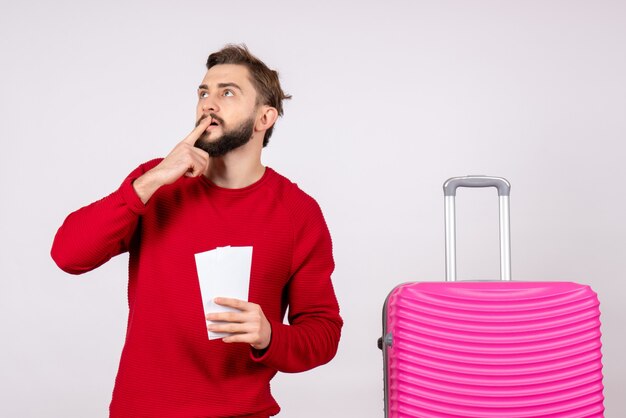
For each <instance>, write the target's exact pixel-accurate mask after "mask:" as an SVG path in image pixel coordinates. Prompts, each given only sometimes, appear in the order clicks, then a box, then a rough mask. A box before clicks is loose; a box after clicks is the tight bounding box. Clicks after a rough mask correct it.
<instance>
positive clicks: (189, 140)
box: [133, 118, 211, 204]
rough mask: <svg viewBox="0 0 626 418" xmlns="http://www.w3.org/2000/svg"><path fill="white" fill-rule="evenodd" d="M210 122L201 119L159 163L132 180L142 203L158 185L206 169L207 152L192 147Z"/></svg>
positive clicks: (207, 164) (196, 174) (193, 175)
mask: <svg viewBox="0 0 626 418" xmlns="http://www.w3.org/2000/svg"><path fill="white" fill-rule="evenodd" d="M210 123H211V118H205V119H203V120H202V121H201V122H200V123H199V124H198V126H196V127H195V129H194V130H193V131H191V133H190V134H189V135H187V137H185V139H183V140H182V141H181V142H180V143H179V144H178V145H176V146H175V147H174V149H173V150H172V151H171V152H170V153H169V154H168V155H167V157H165V158H164V159H163V161H161V162H160V163H159V165H157V166H156V167H154V168H153V169H151V170H149V171H147V172H146V173H144V174H143V175H142V176H141V177H139V178H137V179H136V180H135V181H134V182H133V187H134V189H135V192H136V193H137V196H139V198H140V199H141V201H142V202H143V203H144V204H145V203H146V202H147V201H148V200H149V199H150V197H152V195H153V194H154V192H156V191H157V190H158V189H159V187H161V186H164V185H166V184H172V183H174V182H175V181H176V180H178V179H179V178H181V177H182V176H188V177H197V176H199V175H202V174H203V173H204V172H205V171H206V170H207V169H208V167H209V154H207V152H206V151H204V150H201V149H200V148H196V147H194V144H195V143H196V140H197V139H198V138H200V136H201V135H202V133H203V132H204V131H205V130H206V128H207V127H208V126H209V125H210Z"/></svg>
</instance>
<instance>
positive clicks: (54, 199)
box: [0, 0, 626, 418]
mask: <svg viewBox="0 0 626 418" xmlns="http://www.w3.org/2000/svg"><path fill="white" fill-rule="evenodd" d="M228 42H235V43H240V42H245V43H246V44H247V45H248V46H249V47H250V49H251V50H252V52H253V53H255V54H257V55H258V56H259V57H260V58H261V59H263V60H264V61H265V62H266V63H268V64H269V65H270V67H272V68H276V69H278V70H279V72H280V74H281V77H282V82H283V86H284V88H285V90H286V91H287V92H289V93H291V94H292V95H293V100H291V101H290V102H287V103H286V105H285V116H284V118H283V119H282V120H279V122H278V125H277V127H276V130H275V133H274V137H273V138H272V141H271V143H270V146H269V147H268V148H267V150H266V151H265V153H264V162H265V163H266V164H267V165H270V166H272V167H273V168H275V169H276V170H277V171H279V172H280V173H282V174H284V175H286V176H287V177H289V178H291V179H292V180H293V181H295V182H297V183H298V184H299V185H300V186H301V187H302V188H303V189H304V190H305V191H307V192H308V193H310V194H311V195H313V196H314V197H315V198H316V199H317V200H318V202H319V203H320V205H321V206H322V208H323V210H324V213H325V216H326V219H327V222H328V224H329V227H330V229H331V233H332V236H333V240H334V251H335V258H336V263H337V269H336V272H335V274H334V277H333V279H334V283H335V287H336V291H337V294H338V297H339V300H340V304H341V308H342V314H343V317H344V320H345V328H344V332H343V337H342V341H341V344H340V350H339V353H338V355H337V357H336V358H335V359H334V360H333V361H332V363H330V364H329V365H326V366H324V367H321V368H318V369H315V370H313V371H310V372H307V373H302V374H298V375H279V376H278V377H277V378H276V379H275V380H274V381H273V385H272V386H273V393H274V395H275V396H276V398H277V399H278V401H279V403H280V404H281V406H282V408H283V412H282V413H281V414H280V416H284V417H299V418H308V417H310V418H319V417H359V418H369V417H372V418H374V417H381V416H382V415H383V412H382V409H383V401H382V396H383V377H382V357H381V354H380V352H379V350H378V348H377V347H376V339H377V338H378V337H379V335H380V333H381V308H382V306H383V302H384V299H385V297H386V295H387V293H388V292H389V291H390V290H391V289H392V288H393V287H394V286H395V285H396V284H398V283H401V282H405V281H412V280H441V279H443V276H444V244H443V239H444V233H443V196H442V189H441V185H442V183H443V181H444V180H445V179H446V178H448V177H451V176H456V175H465V174H489V175H499V176H504V177H506V178H508V179H509V180H510V181H511V183H512V185H513V187H512V195H511V204H512V213H511V216H512V242H513V257H512V259H513V277H514V279H518V280H568V281H569V280H573V281H579V282H582V283H587V284H590V285H591V286H592V287H593V288H594V289H595V290H596V292H598V294H599V297H600V300H601V303H602V306H601V309H602V312H603V317H602V320H603V343H604V348H603V352H604V373H605V380H604V383H605V386H606V389H605V396H606V408H607V414H606V416H607V417H618V416H626V403H625V402H626V401H625V398H624V396H623V393H624V392H623V391H624V387H625V386H626V378H625V373H626V369H625V368H626V366H625V363H626V362H624V353H625V352H626V335H625V332H624V324H625V323H626V307H625V306H626V302H625V299H626V296H625V291H626V284H625V283H626V279H625V277H624V269H625V260H626V244H625V243H624V236H625V235H626V223H625V222H624V211H625V209H626V208H625V203H626V197H625V194H624V188H623V184H624V181H625V180H626V169H625V168H624V159H625V155H626V153H625V150H624V145H623V142H624V140H625V139H626V138H625V134H626V117H625V116H626V81H625V74H626V46H625V45H626V3H625V2H624V1H609V0H596V1H566V0H561V1H550V0H542V1H535V0H531V1H495V0H494V1H486V0H479V1H398V0H392V1H389V0H387V1H384V2H383V1H377V2H372V1H356V0H352V1H341V0H335V1H320V0H317V1H310V2H297V1H286V0H285V1H271V0H268V1H264V2H259V1H249V2H244V1H221V2H216V1H182V0H181V1H177V2H172V1H142V2H139V1H138V2H131V1H124V2H122V1H118V2H115V1H99V2H87V1H78V0H74V1H67V0H59V1H50V2H44V1H21V2H9V1H7V0H2V6H1V9H0V63H1V65H0V74H1V75H0V88H1V90H0V100H1V102H0V118H1V119H0V121H1V122H0V138H1V141H2V143H1V144H2V148H1V149H0V170H1V171H0V182H1V183H0V185H1V187H0V191H1V196H2V197H1V200H0V240H1V241H0V245H1V247H0V352H1V355H0V379H1V381H0V416H2V417H42V416H46V417H63V418H73V417H76V418H84V417H96V418H97V417H105V416H107V413H108V403H109V401H110V396H111V390H112V388H113V382H114V377H115V374H116V371H117V363H118V360H119V354H120V352H121V348H122V344H123V341H124V333H125V326H126V314H127V302H126V282H127V255H121V256H119V257H117V258H115V259H113V260H111V261H110V262H109V263H108V264H106V265H104V266H102V267H101V268H99V269H97V270H96V271H93V272H91V273H88V274H86V275H83V276H80V277H73V276H69V275H67V274H65V273H63V272H62V271H60V270H59V269H58V268H57V267H56V266H55V265H54V263H53V261H52V260H51V258H50V256H49V251H50V246H51V243H52V239H53V237H54V234H55V232H56V229H57V228H58V227H59V226H60V224H61V222H62V221H63V219H64V218H65V216H66V215H67V214H68V213H69V212H71V211H73V210H75V209H77V208H79V207H80V206H83V205H85V204H87V203H90V202H91V201H94V200H96V199H98V198H100V197H102V196H104V195H106V194H108V193H110V192H111V191H113V190H115V189H116V188H117V187H118V185H119V184H120V182H121V181H122V180H123V178H124V177H125V176H126V175H127V174H128V173H129V172H130V171H131V170H132V169H133V168H134V167H136V166H137V165H138V164H139V163H141V162H144V161H146V160H149V159H151V158H153V157H157V156H164V155H165V154H167V152H168V151H169V150H170V149H171V148H172V147H173V146H174V145H175V144H176V143H177V142H178V141H180V140H181V139H182V138H183V137H184V136H185V135H186V134H187V133H188V132H189V131H190V130H191V128H192V126H193V123H194V109H195V101H196V99H195V90H196V87H197V85H198V84H199V82H200V81H201V79H202V77H203V75H204V72H205V67H204V63H205V61H206V58H207V56H208V54H209V53H210V52H213V51H215V50H218V49H219V48H221V47H222V46H223V45H224V44H226V43H228ZM495 196H496V195H495V192H494V191H493V190H479V191H468V190H461V191H460V192H459V195H458V199H457V206H458V211H459V216H458V222H459V224H460V225H459V231H458V240H459V249H458V251H459V259H458V264H459V275H460V277H461V278H465V279H471V278H495V277H497V274H498V262H497V256H498V242H497V198H496V197H495Z"/></svg>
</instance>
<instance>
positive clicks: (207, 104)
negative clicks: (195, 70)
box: [195, 64, 257, 157]
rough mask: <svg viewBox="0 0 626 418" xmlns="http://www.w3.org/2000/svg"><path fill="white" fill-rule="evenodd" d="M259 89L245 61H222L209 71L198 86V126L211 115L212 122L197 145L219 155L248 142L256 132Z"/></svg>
mask: <svg viewBox="0 0 626 418" xmlns="http://www.w3.org/2000/svg"><path fill="white" fill-rule="evenodd" d="M256 111H257V106H256V90H255V89H254V86H253V85H252V82H251V81H250V79H249V75H248V69H247V68H246V67H244V66H242V65H235V64H221V65H216V66H214V67H212V68H211V69H210V70H208V71H207V73H206V75H205V76H204V79H203V80H202V84H201V85H200V87H198V106H197V108H196V126H198V124H199V123H200V122H201V121H202V120H204V119H206V118H211V125H209V127H208V128H207V129H206V131H205V132H204V133H203V134H202V135H201V136H200V138H198V140H197V141H196V143H195V146H196V147H198V148H200V149H203V150H205V151H206V152H207V153H208V154H209V155H210V156H212V157H219V156H222V155H225V154H226V153H228V152H230V151H232V150H233V149H235V148H238V147H240V146H242V145H245V144H246V143H247V142H248V141H250V139H251V138H252V135H253V133H254V125H255V122H256V117H257V112H256Z"/></svg>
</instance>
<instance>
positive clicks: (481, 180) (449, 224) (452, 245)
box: [443, 176, 511, 282]
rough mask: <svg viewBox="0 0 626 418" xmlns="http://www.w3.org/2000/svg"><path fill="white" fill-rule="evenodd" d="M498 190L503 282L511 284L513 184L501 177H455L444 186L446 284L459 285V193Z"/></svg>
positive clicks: (501, 278)
mask: <svg viewBox="0 0 626 418" xmlns="http://www.w3.org/2000/svg"><path fill="white" fill-rule="evenodd" d="M459 187H495V188H496V189H498V197H499V202H500V280H507V281H508V280H511V222H510V209H509V195H510V191H511V184H510V183H509V182H508V181H507V180H506V179H504V178H502V177H488V176H465V177H453V178H451V179H448V180H447V181H446V182H445V183H444V184H443V191H444V199H445V222H446V281H447V282H453V281H456V208H455V197H456V189H457V188H459Z"/></svg>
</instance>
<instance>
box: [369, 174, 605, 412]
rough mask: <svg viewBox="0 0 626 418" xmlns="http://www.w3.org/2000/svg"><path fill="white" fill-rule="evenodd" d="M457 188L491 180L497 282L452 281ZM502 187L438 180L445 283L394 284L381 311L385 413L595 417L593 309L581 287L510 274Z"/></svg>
mask: <svg viewBox="0 0 626 418" xmlns="http://www.w3.org/2000/svg"><path fill="white" fill-rule="evenodd" d="M458 187H496V188H497V189H498V195H499V199H500V255H501V268H500V274H501V279H502V281H486V282H476V281H473V282H469V281H463V282H456V281H455V280H456V261H455V258H456V257H455V251H456V250H455V208H454V199H455V196H456V189H457V188H458ZM509 191H510V184H509V183H508V182H507V181H506V180H505V179H502V178H498V177H485V176H468V177H457V178H452V179H449V180H448V181H447V182H446V183H445V184H444V192H445V203H446V205H445V207H446V282H443V283H441V282H422V283H406V284H402V285H399V286H397V287H395V288H394V289H393V290H392V291H391V293H390V294H389V296H388V297H387V300H386V301H385V307H384V309H383V337H382V338H381V339H380V340H379V347H381V348H382V350H383V357H384V374H385V417H390V418H400V417H402V418H405V417H420V418H430V417H433V418H434V417H438V418H439V417H441V418H444V417H445V418H452V417H454V418H469V417H476V418H491V417H502V418H515V417H519V418H521V417H603V416H604V413H603V411H604V396H603V385H602V362H601V360H602V354H601V342H600V311H599V302H598V298H597V295H596V294H595V293H594V292H593V290H591V288H590V287H589V286H586V285H581V284H577V283H571V282H515V281H511V276H510V271H511V270H510V235H509V230H510V227H509Z"/></svg>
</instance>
